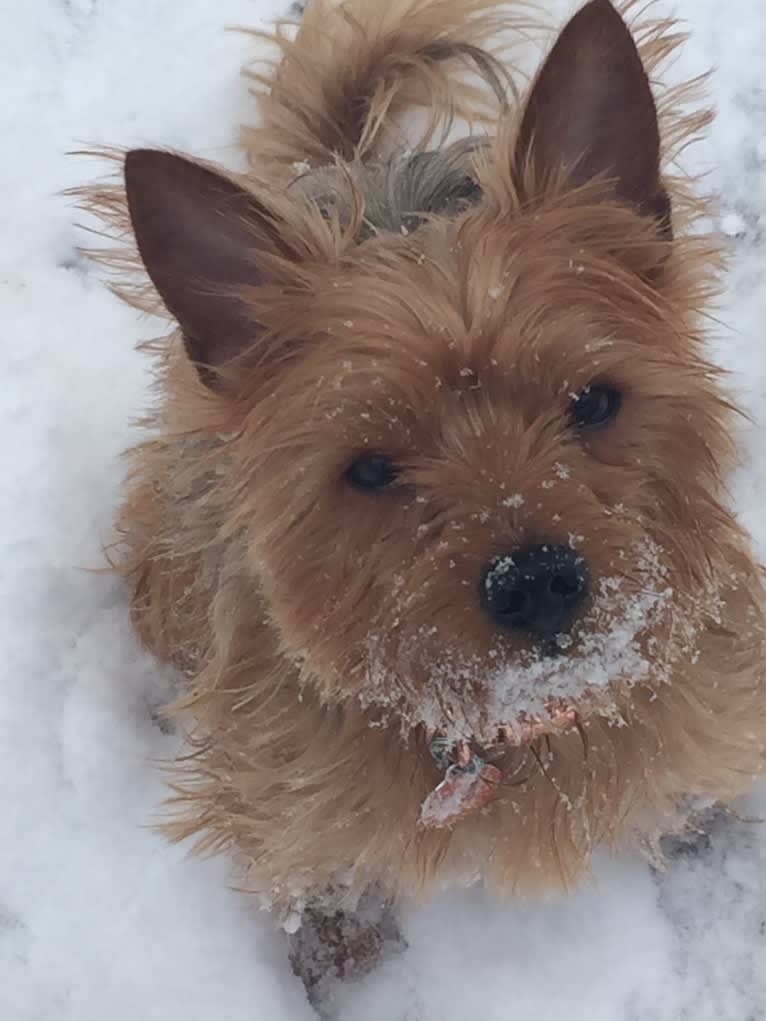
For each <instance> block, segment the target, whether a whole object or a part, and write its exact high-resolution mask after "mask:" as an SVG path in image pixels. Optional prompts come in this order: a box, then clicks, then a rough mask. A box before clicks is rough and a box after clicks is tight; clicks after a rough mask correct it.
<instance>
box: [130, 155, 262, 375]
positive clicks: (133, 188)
mask: <svg viewBox="0 0 766 1021" xmlns="http://www.w3.org/2000/svg"><path fill="white" fill-rule="evenodd" d="M125 189H126V194H127V201H128V211H129V213H130V219H131V222H132V225H133V232H134V234H135V238H136V243H137V245H138V251H139V254H140V255H141V259H142V261H143V263H144V266H145V267H146V271H147V273H148V274H149V277H150V278H151V280H152V283H153V284H154V286H155V287H156V289H157V291H158V293H159V295H160V297H161V298H162V300H163V302H164V304H165V306H166V307H167V309H168V311H169V312H170V313H171V315H172V316H173V317H174V318H175V319H176V320H177V321H178V323H179V325H180V327H181V330H182V333H183V338H184V344H185V346H186V351H187V353H188V355H189V358H190V359H191V361H192V362H193V363H194V364H195V366H196V367H197V370H198V372H199V375H200V378H201V380H202V381H203V383H205V385H206V386H208V387H210V388H211V389H215V388H216V387H217V386H218V384H219V375H218V372H217V371H216V370H217V369H219V368H220V367H222V366H224V365H226V364H227V363H228V362H231V361H232V359H234V358H236V357H237V355H239V354H240V353H241V352H242V351H243V350H245V349H246V348H247V347H249V346H250V345H251V344H252V343H253V341H254V340H255V339H256V335H257V331H258V324H257V323H256V322H254V321H253V319H252V315H248V314H247V311H246V309H245V306H244V304H243V303H242V302H241V301H239V300H238V299H237V297H236V294H235V292H236V288H237V287H238V286H241V285H248V284H258V283H260V282H261V281H262V274H261V271H260V270H259V266H258V256H259V253H261V252H262V251H263V250H264V249H265V250H267V251H269V250H270V251H271V252H275V251H276V252H278V251H279V224H278V223H277V222H276V220H275V218H274V216H273V215H272V214H271V213H270V212H269V210H268V209H267V208H266V207H265V206H263V205H262V204H261V203H260V202H259V201H258V200H257V199H256V198H255V196H253V195H252V194H250V193H249V192H247V191H245V190H243V189H242V188H240V187H239V186H238V185H237V184H235V183H234V182H233V181H230V180H229V179H228V178H226V177H223V176H221V175H220V174H216V173H214V172H213V171H212V170H208V169H207V168H206V167H203V166H201V165H200V164H198V163H194V162H192V161H191V160H187V159H183V158H182V157H180V156H175V155H173V154H171V153H168V152H162V151H160V150H156V149H134V150H132V151H131V152H129V153H128V154H127V156H126V158H125Z"/></svg>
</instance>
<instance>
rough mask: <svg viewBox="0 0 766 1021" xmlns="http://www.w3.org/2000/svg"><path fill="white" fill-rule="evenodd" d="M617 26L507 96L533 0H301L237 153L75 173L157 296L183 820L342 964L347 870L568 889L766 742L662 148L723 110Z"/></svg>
mask: <svg viewBox="0 0 766 1021" xmlns="http://www.w3.org/2000/svg"><path fill="white" fill-rule="evenodd" d="M629 6H630V5H629ZM630 16H631V11H630V10H625V9H623V10H622V11H619V10H618V9H617V8H616V7H615V6H613V4H612V3H610V2H609V0H590V2H588V3H586V4H585V5H584V6H583V7H581V9H579V10H578V11H577V12H576V13H575V14H574V16H573V17H572V18H571V20H570V21H569V22H568V24H567V25H566V26H565V27H564V28H563V30H562V31H561V33H560V35H559V36H558V38H557V40H556V41H555V44H554V45H553V47H552V49H551V50H550V52H549V54H548V56H547V57H546V58H545V60H544V61H543V62H542V65H541V67H540V68H539V70H538V72H537V74H536V75H535V76H534V78H533V79H532V81H531V83H530V85H529V86H528V87H527V88H526V89H524V90H522V89H520V88H519V85H518V75H514V74H513V72H512V70H509V67H508V65H507V63H506V62H504V60H503V58H502V57H501V55H500V53H499V51H498V50H497V49H496V48H495V44H496V42H497V40H502V39H506V40H507V39H510V40H511V45H512V44H513V40H514V39H519V38H522V37H526V29H527V26H528V23H527V20H526V16H525V14H524V12H523V9H522V8H520V7H517V8H516V9H515V11H514V10H511V11H510V13H509V12H508V10H507V5H506V7H504V8H503V7H501V6H500V5H498V4H496V3H494V2H493V0H392V2H391V3H389V4H386V5H382V6H381V5H380V4H379V3H378V2H377V0H346V2H343V3H341V4H339V5H338V4H333V3H330V2H329V0H311V2H310V3H309V5H308V7H307V9H306V11H305V14H304V16H303V19H302V22H301V23H300V27H299V28H298V29H297V32H295V31H288V30H285V29H282V28H278V29H277V32H276V33H275V35H274V36H273V40H274V41H275V42H276V44H277V46H278V47H279V60H278V61H277V63H276V65H275V67H274V68H273V69H272V70H271V71H269V72H257V73H256V72H251V75H252V76H253V77H254V78H255V79H256V80H257V83H258V84H259V86H260V92H259V100H258V101H259V104H260V120H259V126H258V127H256V128H246V129H244V130H243V146H244V150H245V152H246V154H247V156H248V161H249V170H248V172H247V173H245V174H239V175H237V174H233V173H230V172H226V171H224V170H222V169H221V168H216V167H213V166H211V165H209V164H205V163H203V162H201V161H198V160H192V159H188V158H186V157H183V156H180V155H178V154H175V153H170V152H166V151H160V150H150V149H139V150H132V151H129V152H128V153H127V154H126V156H125V157H124V161H122V162H121V166H122V169H123V171H124V184H120V185H115V186H109V185H105V186H103V187H99V188H92V189H91V190H90V191H89V193H88V196H87V201H88V203H89V205H90V208H92V209H94V210H95V211H96V212H98V213H99V214H100V215H101V216H102V217H103V218H104V219H105V220H107V221H108V222H110V223H111V224H112V225H113V226H114V225H116V226H117V227H118V228H119V229H120V230H122V231H123V232H124V234H126V235H127V236H128V237H129V238H131V239H133V240H132V241H131V245H132V247H131V246H129V250H126V251H123V252H119V251H118V252H116V253H112V254H111V255H110V256H107V258H111V259H112V261H116V262H118V263H119V264H120V265H121V266H126V265H127V266H128V267H130V266H131V265H132V266H133V267H134V268H135V266H136V265H137V264H138V263H139V261H140V267H141V272H143V273H144V276H143V278H142V279H137V282H135V284H134V286H133V290H130V289H129V288H128V287H127V286H126V287H124V288H123V290H122V294H123V295H124V296H125V297H126V298H127V300H130V301H132V302H133V303H134V304H136V305H137V306H139V307H140V308H143V309H149V310H151V311H159V312H160V313H161V314H164V315H165V316H166V317H168V318H169V319H170V320H171V324H172V332H171V333H170V335H169V336H168V337H167V338H166V339H165V340H163V341H161V342H157V343H155V344H154V345H153V350H154V352H155V356H156V364H157V372H158V394H159V401H158V405H157V408H156V410H155V411H154V413H153V414H152V416H151V417H150V418H149V419H148V425H149V434H148V437H147V438H146V439H144V440H143V441H142V442H140V443H139V444H138V445H137V446H136V447H135V448H134V449H133V450H132V451H131V453H130V466H131V467H130V474H129V478H128V480H127V485H126V492H125V497H124V501H123V503H122V505H121V508H120V511H119V518H118V522H117V527H118V530H119V544H118V553H117V555H116V557H115V559H116V563H117V566H118V567H119V569H120V570H121V571H122V572H123V573H124V575H125V576H126V578H127V579H129V582H130V585H131V592H132V601H131V606H132V620H133V623H134V625H135V628H136V630H137V632H138V634H139V636H140V638H141V639H142V640H143V642H144V643H145V644H146V645H147V646H148V647H149V649H151V650H153V652H154V653H156V655H157V656H158V657H159V658H160V659H162V660H165V661H169V662H170V663H172V664H175V666H176V667H177V668H178V670H179V671H180V672H181V674H182V675H183V677H184V690H183V693H182V695H181V697H180V698H179V700H178V702H177V703H176V704H175V705H173V706H172V707H171V708H170V710H169V712H170V713H171V714H172V715H173V716H174V717H175V718H177V719H180V720H181V721H183V724H184V727H185V730H186V750H185V753H184V754H183V755H182V756H181V757H180V758H179V761H178V762H177V763H176V764H175V766H174V767H173V769H174V773H173V777H172V787H173V795H172V798H171V802H170V805H171V809H172V815H171V816H170V818H169V820H168V821H167V823H166V825H165V827H164V828H165V831H166V832H167V833H168V835H169V836H170V837H171V838H172V839H174V840H182V839H187V838H195V840H196V844H195V846H196V848H197V850H199V851H200V852H223V851H225V852H228V853H230V854H231V856H232V860H233V861H234V863H235V867H236V870H237V875H238V882H239V883H240V885H242V886H243V887H245V888H246V889H249V890H252V891H254V892H257V893H259V894H261V895H262V896H263V897H264V898H266V900H267V902H268V903H269V904H270V905H271V906H272V907H273V910H274V912H275V915H276V917H277V918H278V919H279V920H280V921H281V922H282V923H283V924H284V926H285V927H286V928H287V929H288V931H293V932H294V931H295V930H296V928H297V926H298V925H299V924H300V922H301V921H302V920H303V921H304V922H305V923H306V924H305V925H304V929H303V930H300V931H301V932H303V933H304V936H305V933H306V931H307V928H306V926H308V925H309V923H310V924H311V925H312V926H313V928H314V929H317V928H318V929H319V931H320V935H321V933H322V931H324V936H325V937H326V939H327V940H328V941H329V942H330V943H333V941H334V943H333V947H332V948H331V949H330V951H328V953H327V954H325V959H324V963H323V964H322V966H321V968H322V969H324V970H335V971H337V972H341V973H342V972H344V968H345V965H344V963H343V957H342V954H340V953H336V949H337V947H341V946H342V944H343V936H342V935H337V933H338V932H340V930H341V929H343V925H342V924H341V922H342V921H343V919H347V918H351V917H353V911H352V909H353V907H354V905H355V904H356V903H357V902H358V901H359V899H360V898H362V899H364V898H365V897H367V898H369V897H372V898H373V900H375V899H376V898H377V900H376V903H384V902H385V903H387V904H388V903H389V902H390V903H396V901H397V900H399V899H401V898H405V897H406V898H417V897H421V896H424V895H427V894H428V892H430V891H432V890H434V889H436V888H441V887H444V886H449V885H450V884H455V883H465V882H471V881H474V880H481V881H483V882H485V883H486V884H488V885H489V886H491V887H492V888H493V889H495V890H497V891H498V893H499V894H505V893H522V892H530V891H536V890H545V891H547V890H567V889H569V888H571V887H573V886H574V885H575V884H576V883H577V882H578V881H580V880H581V879H582V878H583V877H584V876H587V874H588V870H589V863H590V859H591V855H592V852H593V850H594V848H596V847H597V846H600V845H606V846H609V847H612V848H621V847H630V846H635V847H642V848H648V849H649V850H650V851H651V849H653V848H656V847H657V840H658V838H659V836H660V835H662V834H667V833H671V832H682V831H683V830H684V827H685V826H686V825H687V824H688V820H689V819H690V818H692V817H693V814H694V812H695V811H696V810H697V809H698V808H699V806H704V805H710V804H715V803H724V804H725V803H729V802H731V801H732V800H733V799H735V798H737V797H738V796H739V795H741V794H742V793H743V792H744V791H746V789H747V788H748V786H749V785H750V783H751V781H752V779H753V777H755V776H757V775H758V774H760V773H761V772H762V771H763V766H764V748H765V747H766V699H765V698H764V687H763V677H764V664H765V663H766V656H765V653H766V648H765V641H764V638H765V636H766V617H765V609H766V600H765V598H764V587H763V576H762V570H761V567H760V565H759V564H758V562H757V561H756V559H755V558H754V555H753V553H752V552H751V548H750V541H749V539H748V536H747V535H746V534H745V533H744V532H743V529H742V527H741V526H740V525H739V523H738V522H737V519H736V517H735V515H734V514H733V513H732V511H731V509H730V507H729V499H728V495H727V491H726V479H727V476H728V474H729V472H730V470H731V468H732V466H733V465H734V464H735V463H736V444H735V442H734V439H733V437H734V436H735V417H736V414H737V411H736V408H735V406H734V405H733V403H732V401H731V399H730V398H729V397H728V395H727V394H726V391H725V388H724V387H723V385H722V380H721V373H720V372H719V370H718V369H716V368H715V367H714V366H713V365H711V364H710V362H709V361H708V360H707V358H706V353H705V343H704V329H703V328H704V325H705V314H706V310H707V308H708V305H709V302H710V301H711V299H712V297H713V296H714V294H715V292H716V288H717V286H718V284H719V280H720V269H721V258H720V252H719V251H718V248H717V245H716V243H715V241H714V239H712V238H711V237H709V236H707V235H705V234H704V233H702V232H701V231H700V230H699V229H695V228H694V224H695V218H698V217H699V216H700V215H701V214H703V215H704V214H705V212H706V206H705V204H704V202H702V201H701V200H699V199H695V198H694V195H693V192H694V188H690V186H689V182H687V181H685V180H684V179H683V177H682V176H681V175H680V174H678V173H676V174H675V175H673V174H671V173H670V172H669V169H668V168H669V167H672V164H673V160H674V157H675V154H676V153H677V152H678V151H680V150H681V148H683V146H684V145H685V144H686V143H687V142H688V141H689V139H690V138H691V137H693V136H694V135H695V134H696V133H697V132H698V131H699V130H700V129H701V128H702V127H704V124H705V123H706V117H707V114H706V113H705V112H702V113H696V112H694V111H692V112H687V113H682V112H681V111H683V110H684V109H686V107H685V106H684V103H685V101H686V100H687V99H688V98H689V96H690V95H691V92H690V91H689V90H688V89H687V90H686V91H684V90H680V91H678V90H677V91H669V92H666V93H665V94H664V95H663V96H661V97H660V98H659V99H655V96H654V94H653V91H652V86H651V85H650V80H649V75H650V74H652V75H653V76H654V74H655V71H656V69H657V67H658V65H659V64H660V62H661V61H662V60H663V59H664V58H665V57H666V56H667V55H668V54H669V53H670V52H671V51H672V50H673V49H674V47H675V46H676V44H677V42H678V35H677V33H676V32H675V30H674V29H673V25H672V23H670V22H656V23H651V24H648V23H644V24H643V25H640V24H639V25H637V26H636V27H635V28H634V30H633V31H631V30H630V29H629V27H628V24H627V20H626V19H629V18H630ZM413 110H414V111H419V112H420V115H421V120H422V121H423V123H422V125H421V128H420V129H419V131H420V134H419V136H418V138H417V139H416V140H415V141H412V140H409V141H408V139H407V132H408V131H412V126H411V125H409V124H408V122H407V118H408V117H412V113H411V112H412V111H413ZM458 121H462V122H463V123H465V124H467V125H468V128H467V133H464V135H463V136H462V137H459V138H457V139H451V137H450V135H451V133H454V131H453V129H454V127H455V124H456V123H457V122H458ZM133 241H134V243H133ZM103 257H104V256H103V255H102V258H103ZM371 891H372V893H371ZM323 927H324V928H323ZM333 933H334V934H335V935H333ZM355 938H357V939H358V942H359V943H360V945H363V946H364V947H365V948H366V949H364V950H363V951H362V952H361V954H357V955H356V956H357V957H365V956H366V955H368V950H369V956H374V955H375V954H376V953H377V952H378V951H379V944H380V940H379V939H375V938H372V939H370V938H369V933H367V935H365V934H364V933H362V935H361V936H360V935H359V931H358V930H356V937H355ZM295 939H296V940H298V941H299V940H300V939H301V936H300V933H298V934H296V936H295ZM370 947H371V948H372V949H370ZM352 956H353V955H352ZM310 978H311V980H312V981H313V980H315V979H316V975H314V976H313V977H311V976H310Z"/></svg>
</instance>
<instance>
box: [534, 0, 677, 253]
mask: <svg viewBox="0 0 766 1021" xmlns="http://www.w3.org/2000/svg"><path fill="white" fill-rule="evenodd" d="M515 157H516V166H518V167H524V166H529V168H530V169H531V171H532V174H533V179H534V180H535V181H536V182H538V186H541V185H542V182H545V181H546V179H548V180H549V179H551V178H553V179H555V178H556V176H557V175H558V174H560V173H561V172H562V171H563V172H564V173H565V174H566V179H567V181H568V182H569V183H570V184H572V185H574V186H577V185H581V184H585V183H586V182H589V181H592V180H594V179H595V178H597V177H604V178H606V179H608V182H609V186H610V189H611V194H612V195H616V196H617V197H618V198H620V199H622V200H623V201H625V202H626V203H629V204H630V205H632V206H634V207H636V208H637V209H639V210H640V211H641V212H642V213H644V214H645V215H646V216H651V217H654V218H655V219H656V220H657V221H658V223H659V225H660V229H661V231H662V232H663V233H665V234H669V233H670V229H671V227H670V199H669V197H668V195H667V193H666V192H665V190H664V188H663V187H662V182H661V179H660V133H659V127H658V124H657V108H656V106H655V103H654V98H653V96H652V92H651V88H650V87H649V79H648V77H647V74H646V71H645V70H644V67H643V65H642V63H641V58H640V56H639V54H638V49H637V48H636V44H635V42H634V41H633V37H632V36H631V34H630V32H629V31H628V28H627V26H626V25H625V22H624V21H623V20H622V18H621V17H620V15H619V14H618V13H617V11H616V10H615V8H614V7H613V6H612V4H611V3H610V2H609V0H591V2H590V3H588V4H586V6H585V7H583V8H582V9H581V10H580V11H579V12H578V13H577V14H575V16H574V17H573V18H572V19H571V21H570V22H569V23H568V24H567V25H566V27H565V28H564V30H563V31H562V33H561V35H560V36H559V38H558V40H557V42H556V44H555V46H554V47H553V50H552V51H551V53H550V55H549V57H548V59H547V60H546V62H545V64H544V65H543V67H542V70H541V71H540V73H539V75H538V77H537V80H536V82H535V84H534V86H533V88H532V92H531V94H530V97H529V101H528V103H527V106H526V110H525V113H524V117H523V119H522V123H521V127H520V130H519V135H518V139H517V143H516V153H515ZM522 174H523V171H522ZM530 197H534V196H530Z"/></svg>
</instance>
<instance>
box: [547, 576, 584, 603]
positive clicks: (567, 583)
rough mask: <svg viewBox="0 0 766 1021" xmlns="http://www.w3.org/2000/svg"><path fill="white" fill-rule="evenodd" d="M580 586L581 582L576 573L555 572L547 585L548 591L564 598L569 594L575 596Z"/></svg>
mask: <svg viewBox="0 0 766 1021" xmlns="http://www.w3.org/2000/svg"><path fill="white" fill-rule="evenodd" d="M581 588H582V582H581V580H580V579H579V578H578V577H577V575H576V574H571V575H569V576H566V575H563V574H557V575H556V576H555V577H554V578H553V579H552V580H551V583H550V585H549V586H548V590H549V591H550V592H552V593H553V594H554V595H557V596H563V597H564V598H565V599H566V598H567V597H569V596H576V595H577V593H578V592H579V591H580V589H581Z"/></svg>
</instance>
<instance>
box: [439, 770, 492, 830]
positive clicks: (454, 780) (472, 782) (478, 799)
mask: <svg viewBox="0 0 766 1021" xmlns="http://www.w3.org/2000/svg"><path fill="white" fill-rule="evenodd" d="M501 778H502V774H501V772H500V770H499V769H498V768H497V767H496V766H490V765H489V764H488V763H486V762H482V763H480V764H478V765H477V767H476V768H465V767H463V766H459V765H458V766H450V768H449V769H448V770H447V775H446V776H445V777H444V779H443V780H442V782H441V783H440V784H439V786H438V787H436V788H434V790H432V791H431V793H430V794H429V795H428V797H427V798H426V799H425V801H424V802H423V804H422V806H421V809H420V824H421V826H425V827H427V828H428V829H445V828H446V827H448V826H454V824H455V823H456V822H458V821H459V820H460V819H464V818H465V817H466V816H467V815H473V813H474V812H478V811H479V810H480V809H482V808H484V806H485V805H486V804H487V803H488V802H489V800H490V799H491V797H492V795H493V793H494V791H495V789H496V788H497V786H498V784H499V783H500V780H501Z"/></svg>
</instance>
